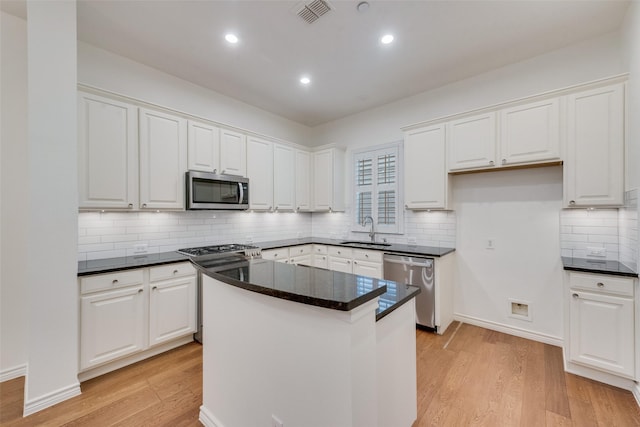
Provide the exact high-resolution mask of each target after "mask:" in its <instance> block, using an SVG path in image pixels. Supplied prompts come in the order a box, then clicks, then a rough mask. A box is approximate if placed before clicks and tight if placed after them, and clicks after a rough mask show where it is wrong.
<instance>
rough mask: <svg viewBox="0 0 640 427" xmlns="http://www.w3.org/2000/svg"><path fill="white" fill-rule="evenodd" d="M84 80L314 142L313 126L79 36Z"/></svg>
mask: <svg viewBox="0 0 640 427" xmlns="http://www.w3.org/2000/svg"><path fill="white" fill-rule="evenodd" d="M78 82H79V83H83V84H87V85H90V86H95V87H98V88H100V89H104V90H108V91H111V92H115V93H118V94H122V95H126V96H130V97H132V98H136V99H139V100H142V101H146V102H150V103H153V104H156V105H160V106H163V107H167V108H171V109H174V110H178V111H181V112H183V113H187V114H192V115H194V116H199V117H202V118H205V119H209V120H213V121H216V122H218V123H224V124H227V125H231V126H235V127H238V128H241V129H245V130H250V131H253V132H256V133H261V134H263V135H267V136H270V137H274V138H279V139H282V140H285V141H289V142H295V143H297V144H302V145H309V139H310V128H309V127H307V126H304V125H301V124H299V123H296V122H293V121H291V120H287V119H285V118H283V117H280V116H277V115H275V114H272V113H268V112H266V111H264V110H261V109H259V108H257V107H253V106H251V105H249V104H245V103H243V102H240V101H237V100H235V99H233V98H229V97H227V96H224V95H221V94H219V93H217V92H214V91H212V90H209V89H205V88H203V87H201V86H197V85H195V84H193V83H189V82H187V81H185V80H182V79H179V78H177V77H174V76H172V75H169V74H166V73H163V72H161V71H158V70H156V69H154V68H151V67H148V66H146V65H143V64H140V63H138V62H135V61H132V60H130V59H127V58H125V57H122V56H119V55H116V54H113V53H111V52H108V51H106V50H103V49H100V48H97V47H95V46H92V45H89V44H87V43H83V42H78Z"/></svg>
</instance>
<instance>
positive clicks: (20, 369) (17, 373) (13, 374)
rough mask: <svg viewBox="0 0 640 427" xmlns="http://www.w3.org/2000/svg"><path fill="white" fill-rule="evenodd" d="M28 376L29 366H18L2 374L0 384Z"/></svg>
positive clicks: (0, 373) (0, 374)
mask: <svg viewBox="0 0 640 427" xmlns="http://www.w3.org/2000/svg"><path fill="white" fill-rule="evenodd" d="M25 375H27V365H26V364H25V365H18V366H14V367H13V368H9V369H5V370H4V371H2V372H0V383H3V382H5V381H9V380H12V379H14V378H20V377H24V376H25Z"/></svg>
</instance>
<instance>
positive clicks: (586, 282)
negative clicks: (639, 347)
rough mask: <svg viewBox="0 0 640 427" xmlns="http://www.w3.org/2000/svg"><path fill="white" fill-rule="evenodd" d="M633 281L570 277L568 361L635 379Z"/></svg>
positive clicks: (584, 275)
mask: <svg viewBox="0 0 640 427" xmlns="http://www.w3.org/2000/svg"><path fill="white" fill-rule="evenodd" d="M633 295H634V280H633V279H632V278H621V277H617V276H606V275H599V274H585V273H570V274H569V343H568V350H569V361H571V362H574V363H578V364H581V365H585V366H587V367H590V368H594V369H598V370H602V371H606V372H609V373H612V374H615V375H617V376H621V377H626V378H631V379H634V378H635V334H634V330H635V328H634V306H635V304H634V296H633Z"/></svg>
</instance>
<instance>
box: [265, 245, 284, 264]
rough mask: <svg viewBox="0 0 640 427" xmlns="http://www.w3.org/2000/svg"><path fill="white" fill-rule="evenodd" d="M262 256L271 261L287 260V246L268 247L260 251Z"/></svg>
mask: <svg viewBox="0 0 640 427" xmlns="http://www.w3.org/2000/svg"><path fill="white" fill-rule="evenodd" d="M262 258H263V259H269V260H271V261H278V262H284V263H288V262H289V248H278V249H268V250H266V251H262Z"/></svg>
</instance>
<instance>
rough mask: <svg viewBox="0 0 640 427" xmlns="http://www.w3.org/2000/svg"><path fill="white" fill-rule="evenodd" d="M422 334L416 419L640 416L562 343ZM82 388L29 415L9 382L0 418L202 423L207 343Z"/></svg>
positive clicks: (0, 421) (546, 421)
mask: <svg viewBox="0 0 640 427" xmlns="http://www.w3.org/2000/svg"><path fill="white" fill-rule="evenodd" d="M458 326H460V327H459V328H458ZM416 336H417V353H418V354H417V361H418V366H417V371H418V372H417V373H418V420H417V421H416V422H415V423H414V427H422V426H447V427H448V426H492V427H494V426H535V427H537V426H575V427H583V426H584V427H589V426H607V427H610V426H620V427H625V426H630V427H631V426H640V410H639V409H638V406H637V405H636V402H635V400H634V398H633V396H632V395H631V393H630V392H628V391H625V390H621V389H617V388H615V387H611V386H607V385H604V384H601V383H598V382H595V381H591V380H588V379H585V378H582V377H578V376H575V375H571V374H565V373H564V372H563V370H562V351H561V349H560V348H558V347H553V346H550V345H545V344H542V343H538V342H534V341H529V340H526V339H522V338H517V337H513V336H510V335H505V334H502V333H499V332H494V331H489V330H487V329H482V328H478V327H475V326H471V325H466V324H464V325H458V324H454V325H452V326H451V327H450V328H449V330H448V331H447V333H446V334H445V335H444V336H439V335H435V334H433V333H429V332H424V331H416ZM81 388H82V395H80V396H77V397H75V398H73V399H70V400H68V401H66V402H63V403H60V404H58V405H56V406H53V407H51V408H48V409H45V410H44V411H41V412H38V413H36V414H33V415H31V416H29V417H26V418H22V405H23V392H24V380H23V379H22V378H18V379H15V380H11V381H7V382H4V383H2V384H0V425H1V426H7V427H8V426H92V427H93V426H136V427H138V426H150V427H151V426H172V427H173V426H176V427H182V426H184V427H190V426H200V422H199V421H198V413H199V408H200V404H201V402H202V347H201V346H200V345H199V344H195V343H192V344H187V345H185V346H182V347H180V348H178V349H175V350H172V351H170V352H167V353H164V354H162V355H159V356H156V357H154V358H152V359H148V360H146V361H143V362H140V363H137V364H135V365H131V366H129V367H126V368H123V369H120V370H118V371H116V372H112V373H109V374H106V375H103V376H101V377H98V378H94V379H92V380H89V381H86V382H84V383H82V386H81ZM239 427H244V426H239ZM301 427H304V426H301ZM384 427H395V426H384Z"/></svg>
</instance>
